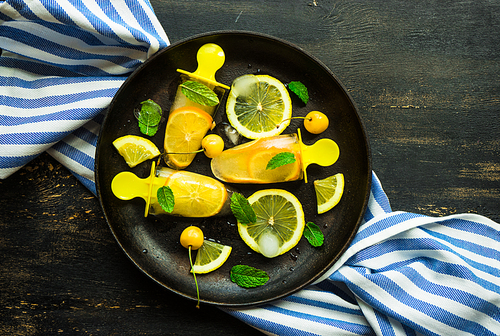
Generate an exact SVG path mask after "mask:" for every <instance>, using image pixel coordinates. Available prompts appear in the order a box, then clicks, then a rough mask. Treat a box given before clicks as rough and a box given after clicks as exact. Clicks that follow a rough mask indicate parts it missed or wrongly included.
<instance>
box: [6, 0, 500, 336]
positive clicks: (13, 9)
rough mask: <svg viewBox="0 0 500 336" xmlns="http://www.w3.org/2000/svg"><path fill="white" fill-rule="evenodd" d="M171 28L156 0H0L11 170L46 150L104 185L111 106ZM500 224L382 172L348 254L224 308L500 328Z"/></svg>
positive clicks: (287, 328)
mask: <svg viewBox="0 0 500 336" xmlns="http://www.w3.org/2000/svg"><path fill="white" fill-rule="evenodd" d="M168 43H169V42H168V38H167V36H166V35H165V33H164V31H163V29H162V27H161V25H160V24H159V22H158V20H157V18H156V17H155V15H154V12H153V10H152V8H151V5H150V4H149V2H147V1H146V0H117V1H97V0H81V1H77V0H58V1H57V2H56V1H51V0H37V1H35V0H33V1H20V0H16V1H13V0H7V1H3V2H0V48H1V49H3V53H2V55H1V57H0V178H6V177H8V176H9V175H11V174H12V173H14V172H15V171H16V170H18V169H19V168H21V167H22V166H23V165H25V164H26V163H28V162H29V161H30V160H32V159H33V158H34V157H36V156H37V155H39V154H40V153H41V152H43V151H47V152H48V153H49V154H50V155H52V156H53V157H54V158H56V159H57V160H58V161H60V162H61V163H62V164H63V165H65V166H66V167H67V168H68V169H70V170H71V171H72V172H73V173H74V174H75V176H76V177H77V178H78V179H79V180H80V181H81V182H82V183H83V184H84V185H85V186H87V187H88V188H89V189H90V190H91V191H92V192H94V193H95V192H96V191H95V183H94V172H93V168H94V154H95V146H96V143H97V136H98V132H99V128H100V125H101V123H102V120H103V118H104V115H105V113H106V108H107V106H108V105H109V103H110V102H111V99H112V97H113V95H114V94H115V93H116V91H117V89H118V88H119V87H120V85H121V84H122V83H123V81H124V80H125V78H126V77H127V76H128V75H129V74H130V73H131V72H132V71H133V70H134V69H135V68H137V66H138V65H140V64H141V63H142V62H144V61H145V60H146V59H147V58H148V57H149V56H151V55H153V54H154V53H155V52H156V51H158V50H160V49H161V48H163V47H165V46H167V45H168ZM499 228H500V227H499V225H498V224H497V223H494V222H492V221H491V220H489V219H487V218H485V217H482V216H479V215H472V214H462V215H453V216H448V217H440V218H434V217H427V216H422V215H418V214H413V213H406V212H393V211H392V210H391V208H390V205H389V201H388V199H387V197H386V195H385V193H384V191H383V189H382V186H381V184H380V181H379V180H378V179H377V176H376V175H375V174H373V186H372V190H371V195H370V200H369V206H368V210H367V212H366V214H365V217H364V222H363V223H362V225H361V227H360V229H359V232H358V233H357V235H356V237H355V239H354V241H353V242H352V244H351V245H350V247H349V249H348V250H347V251H346V253H345V254H344V255H343V256H342V258H341V259H340V260H339V261H338V262H337V263H336V264H335V265H334V266H333V267H332V269H330V270H329V272H328V273H327V274H325V275H324V276H323V277H322V278H321V279H319V280H318V281H316V282H315V283H314V284H313V285H311V286H309V287H307V288H306V289H303V290H301V291H299V292H297V293H296V294H294V295H291V296H288V297H286V298H284V299H281V300H279V301H276V302H272V303H269V304H265V305H262V306H259V307H253V308H247V309H227V308H224V310H225V311H226V312H227V313H228V314H231V315H232V316H235V317H237V318H239V319H241V320H242V321H244V322H246V323H248V324H249V325H251V326H253V327H255V328H257V329H258V330H261V331H262V332H263V333H265V334H268V335H420V334H425V335H499V334H500V232H499Z"/></svg>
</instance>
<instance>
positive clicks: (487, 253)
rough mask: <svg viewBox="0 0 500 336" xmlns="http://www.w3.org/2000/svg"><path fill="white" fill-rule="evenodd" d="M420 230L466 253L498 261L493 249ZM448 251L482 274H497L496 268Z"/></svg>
mask: <svg viewBox="0 0 500 336" xmlns="http://www.w3.org/2000/svg"><path fill="white" fill-rule="evenodd" d="M422 230H424V231H426V232H427V233H428V234H429V235H431V236H433V237H436V238H438V239H442V240H444V241H446V242H448V243H450V244H453V245H454V246H456V247H459V248H462V249H465V250H467V251H471V252H473V253H475V254H478V255H481V256H483V257H486V258H491V259H495V260H500V252H498V251H496V250H495V249H492V248H489V247H485V246H481V245H478V244H475V243H471V242H468V241H465V240H462V239H457V238H453V237H450V236H447V235H444V234H442V233H438V232H434V231H430V230H427V229H424V228H422ZM449 251H450V252H453V253H454V254H456V255H458V256H460V258H461V259H462V260H464V261H466V262H467V263H468V264H469V265H471V266H473V267H474V268H476V269H478V270H481V271H483V272H487V273H489V274H498V269H497V268H496V267H492V266H490V265H487V264H483V263H480V262H477V261H475V260H472V259H470V258H468V257H465V256H463V255H461V254H459V253H458V252H457V251H455V250H453V249H449Z"/></svg>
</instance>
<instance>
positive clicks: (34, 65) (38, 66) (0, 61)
mask: <svg viewBox="0 0 500 336" xmlns="http://www.w3.org/2000/svg"><path fill="white" fill-rule="evenodd" d="M0 66H3V67H6V68H12V69H15V70H22V71H27V72H31V73H33V74H36V75H39V76H51V77H56V76H57V77H75V76H76V77H78V76H82V75H81V74H79V73H76V72H74V71H70V70H68V69H63V68H60V67H58V66H55V65H51V64H47V63H40V62H35V61H28V60H22V59H17V58H12V57H0ZM49 79H51V78H49Z"/></svg>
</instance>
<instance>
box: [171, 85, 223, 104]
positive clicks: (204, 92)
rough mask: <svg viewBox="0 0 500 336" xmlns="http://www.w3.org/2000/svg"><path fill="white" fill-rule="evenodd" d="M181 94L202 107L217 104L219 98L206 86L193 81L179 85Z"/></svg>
mask: <svg viewBox="0 0 500 336" xmlns="http://www.w3.org/2000/svg"><path fill="white" fill-rule="evenodd" d="M180 86H181V92H182V93H183V94H184V95H185V96H186V97H187V98H188V99H189V100H191V101H193V102H195V103H198V104H201V105H203V106H215V105H217V104H219V97H217V94H216V93H215V92H213V91H212V90H211V89H210V88H209V87H208V86H206V85H204V84H202V83H200V82H195V81H186V82H184V83H182V84H181V85H180Z"/></svg>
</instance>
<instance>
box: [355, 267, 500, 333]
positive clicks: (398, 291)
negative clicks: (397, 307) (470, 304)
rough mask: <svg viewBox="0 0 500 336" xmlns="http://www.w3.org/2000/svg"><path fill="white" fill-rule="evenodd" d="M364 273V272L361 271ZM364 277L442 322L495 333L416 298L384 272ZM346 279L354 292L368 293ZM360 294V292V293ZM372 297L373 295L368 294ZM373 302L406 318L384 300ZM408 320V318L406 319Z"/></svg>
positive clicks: (404, 303) (455, 326)
mask: <svg viewBox="0 0 500 336" xmlns="http://www.w3.org/2000/svg"><path fill="white" fill-rule="evenodd" d="M360 273H362V272H360ZM364 277H365V278H367V279H368V280H370V281H371V282H372V283H374V284H375V285H377V286H378V287H380V288H381V289H383V290H384V291H385V292H386V293H387V294H389V295H391V296H392V297H393V298H395V299H396V300H397V301H399V302H400V303H401V304H402V305H405V306H409V307H412V308H413V309H415V310H417V311H419V312H421V313H423V314H425V315H427V316H429V317H431V318H433V319H435V320H437V321H440V322H442V323H443V324H445V325H448V326H450V327H452V328H455V329H457V330H460V331H464V332H469V333H471V334H473V335H492V336H493V335H494V334H492V333H491V332H489V331H488V330H487V329H486V328H485V327H483V326H482V325H480V324H478V323H476V322H474V321H471V320H466V319H464V318H462V317H460V316H458V315H456V314H453V313H451V312H449V311H447V310H445V309H443V308H441V307H439V306H436V305H434V304H431V303H428V302H425V301H423V300H420V299H418V298H415V297H413V296H411V295H410V294H408V292H406V291H405V290H404V289H403V288H401V287H400V286H399V285H398V284H397V283H396V282H394V281H393V280H392V279H391V278H389V277H387V276H385V275H384V274H381V273H376V274H364ZM346 281H349V283H350V284H351V286H349V288H351V289H352V290H353V292H355V293H356V292H358V291H360V290H361V291H362V292H363V294H365V295H367V293H366V292H365V291H364V290H362V289H361V288H360V287H359V286H358V285H356V284H354V283H352V282H351V281H350V280H348V279H346ZM358 295H360V293H358ZM365 295H360V297H361V298H362V299H363V300H364V301H366V300H365ZM368 296H369V297H371V295H368ZM370 301H371V302H369V304H370V305H371V306H373V307H377V309H378V310H380V309H381V308H382V307H385V308H386V309H387V311H389V312H392V314H393V315H394V316H397V317H398V318H397V319H398V320H401V319H405V318H404V317H403V316H401V315H399V314H398V313H396V312H395V311H393V310H392V309H391V308H389V307H387V306H386V305H385V304H383V303H382V302H380V301H378V300H376V299H374V298H373V297H371V299H370ZM405 320H406V319H405Z"/></svg>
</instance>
